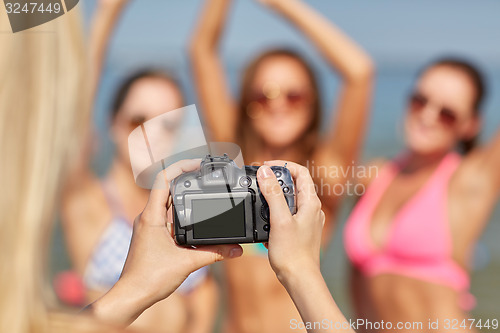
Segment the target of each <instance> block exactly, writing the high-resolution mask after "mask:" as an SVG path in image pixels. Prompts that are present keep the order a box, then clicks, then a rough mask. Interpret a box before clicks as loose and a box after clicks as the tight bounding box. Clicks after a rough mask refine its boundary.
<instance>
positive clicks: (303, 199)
mask: <svg viewBox="0 0 500 333" xmlns="http://www.w3.org/2000/svg"><path fill="white" fill-rule="evenodd" d="M285 163H286V167H287V169H288V170H290V174H291V175H292V177H293V179H294V181H295V189H296V193H295V194H296V198H297V213H299V212H304V213H310V212H311V211H315V210H317V206H318V205H321V202H320V201H319V198H318V195H317V193H316V188H315V185H314V181H313V179H312V177H311V174H310V173H309V170H308V169H307V168H306V167H304V166H302V165H300V164H297V163H294V162H288V161H282V160H275V161H267V162H264V165H275V166H284V165H285ZM304 213H302V214H304Z"/></svg>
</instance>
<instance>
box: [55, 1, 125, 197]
mask: <svg viewBox="0 0 500 333" xmlns="http://www.w3.org/2000/svg"><path fill="white" fill-rule="evenodd" d="M127 3H128V0H100V1H99V2H98V3H97V8H96V12H95V14H94V17H93V19H92V26H91V32H90V38H89V55H88V56H89V64H90V70H91V75H90V80H91V98H92V99H95V98H96V95H97V90H98V87H99V81H100V78H101V72H102V68H103V65H104V62H105V58H106V51H107V49H108V44H109V40H110V38H111V34H112V32H113V28H114V27H115V25H116V22H117V21H118V18H119V17H120V14H121V13H122V11H123V9H124V8H125V5H126V4H127ZM92 102H93V101H92ZM90 105H91V106H92V103H91V104H90ZM93 137H94V127H93V126H89V128H88V129H87V131H86V133H85V138H84V144H83V146H82V149H81V152H80V153H79V156H78V157H77V160H76V161H75V163H74V164H73V165H72V167H71V170H70V176H69V177H68V180H67V182H66V188H65V192H66V195H68V194H70V193H71V191H72V190H73V189H76V190H78V189H79V188H81V186H82V183H86V182H88V181H89V180H90V179H92V178H93V175H92V173H91V172H90V170H89V168H88V164H89V161H90V159H91V156H92V152H93V148H94V147H93V145H94V141H93Z"/></svg>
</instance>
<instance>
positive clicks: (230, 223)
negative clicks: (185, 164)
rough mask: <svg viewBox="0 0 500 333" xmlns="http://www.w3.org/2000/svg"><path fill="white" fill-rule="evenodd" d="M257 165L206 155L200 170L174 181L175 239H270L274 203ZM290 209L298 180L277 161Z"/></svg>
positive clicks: (182, 242) (202, 241)
mask: <svg viewBox="0 0 500 333" xmlns="http://www.w3.org/2000/svg"><path fill="white" fill-rule="evenodd" d="M258 169H259V167H257V166H245V167H244V168H239V167H238V166H237V165H236V164H235V163H234V162H233V161H232V160H231V159H230V158H229V157H228V156H227V155H226V154H224V156H210V155H207V156H206V157H205V158H204V159H203V160H202V162H201V165H200V170H197V171H193V172H188V173H184V174H182V175H180V176H178V177H177V178H175V179H174V180H172V182H171V186H170V188H171V193H172V202H173V208H174V209H173V220H174V234H175V241H176V242H177V244H179V245H188V246H189V245H209V244H231V243H260V242H267V241H268V239H269V229H270V225H269V206H268V205H267V202H266V200H265V199H264V196H263V195H262V194H261V192H260V190H259V184H258V182H257V170H258ZM271 169H272V170H273V172H274V174H275V175H276V178H277V179H278V182H279V184H280V186H281V190H282V192H283V195H284V197H285V199H286V202H287V204H288V207H289V209H290V212H291V213H292V214H294V213H295V212H296V205H295V185H294V183H293V179H292V176H291V174H290V171H289V170H288V169H287V168H286V167H280V166H272V167H271Z"/></svg>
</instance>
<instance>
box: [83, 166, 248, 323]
mask: <svg viewBox="0 0 500 333" xmlns="http://www.w3.org/2000/svg"><path fill="white" fill-rule="evenodd" d="M199 166H200V160H184V161H180V162H177V163H175V164H172V165H171V166H169V167H168V168H167V169H165V170H163V171H162V172H161V173H159V174H158V176H157V178H156V181H155V185H154V188H153V190H151V194H150V196H149V200H148V203H147V205H146V208H145V209H144V211H143V212H142V213H141V214H140V215H139V216H138V217H137V218H136V220H135V222H134V230H133V235H132V241H131V244H130V249H129V253H128V256H127V260H126V262H125V266H124V268H123V271H122V275H121V277H120V280H119V281H118V282H117V283H116V285H115V286H114V287H113V288H112V289H111V290H110V291H109V292H108V293H107V294H106V295H105V296H103V297H102V298H101V299H99V300H98V301H97V302H96V303H94V304H93V306H92V308H93V309H92V311H93V313H94V314H95V315H96V316H97V317H99V318H101V319H104V320H107V321H112V322H113V323H116V324H125V325H128V324H130V323H131V322H133V321H134V320H135V319H136V318H137V317H138V316H139V315H140V314H141V313H142V312H143V311H144V310H145V309H147V308H148V307H150V306H151V305H153V304H154V303H156V302H158V301H161V300H163V299H165V298H167V297H168V296H169V295H170V294H171V293H173V292H174V291H175V289H177V287H179V286H180V285H181V283H182V282H183V281H184V280H185V279H186V278H187V277H188V275H189V274H190V273H192V272H194V271H195V270H197V269H199V268H201V267H203V266H206V265H209V264H212V263H214V262H216V261H220V260H224V259H228V258H235V257H239V256H241V254H242V253H243V250H242V248H241V246H239V245H236V244H231V245H214V246H200V247H198V248H196V249H194V248H186V247H181V246H178V245H177V244H176V243H175V241H174V239H173V237H172V228H173V225H172V208H171V207H170V208H169V209H168V212H167V202H168V201H169V196H170V193H169V189H170V181H171V180H172V179H174V178H175V177H177V176H179V175H180V174H182V173H183V172H189V171H194V170H196V169H198V168H199Z"/></svg>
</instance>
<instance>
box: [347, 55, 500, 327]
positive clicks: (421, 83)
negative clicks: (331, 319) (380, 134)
mask: <svg viewBox="0 0 500 333" xmlns="http://www.w3.org/2000/svg"><path fill="white" fill-rule="evenodd" d="M484 94H485V86H484V82H483V78H482V76H481V75H480V73H479V71H478V70H477V69H476V68H475V67H474V66H472V65H471V64H469V63H467V62H465V61H462V60H459V59H451V58H447V59H442V60H439V61H437V62H434V63H432V64H431V65H429V66H428V67H426V68H425V70H424V71H423V72H422V74H421V75H420V77H419V79H418V80H417V82H416V84H415V88H414V92H413V93H412V94H411V96H410V99H409V103H408V110H407V113H406V117H405V121H404V129H405V138H406V149H405V152H404V153H402V154H400V155H399V157H398V158H396V159H395V160H393V161H390V162H386V163H380V164H378V166H379V167H380V168H378V174H377V175H370V176H371V177H370V180H369V181H367V182H366V184H367V185H368V188H367V190H366V192H365V194H364V195H363V197H362V198H361V199H360V201H359V202H358V204H357V205H356V207H355V208H354V210H353V212H352V213H351V216H350V217H349V219H348V221H347V224H346V227H345V231H344V242H345V249H346V252H347V255H348V258H349V260H350V262H351V264H352V266H353V270H352V272H353V273H352V278H351V291H352V296H353V301H354V306H355V310H356V315H357V317H358V318H362V319H367V320H371V321H381V320H384V321H385V322H388V321H390V322H392V323H393V324H394V325H396V324H397V322H421V323H422V325H423V327H422V328H415V327H412V328H410V329H407V330H406V331H408V332H410V331H420V332H424V331H427V330H428V329H429V327H428V323H429V319H430V320H431V321H432V320H439V321H440V323H441V324H440V327H439V329H440V330H441V329H444V328H445V327H444V325H445V324H446V323H448V321H449V323H450V326H451V324H452V321H453V320H457V321H458V323H462V321H463V320H464V319H465V320H466V321H467V319H468V318H471V316H470V315H469V314H467V313H466V311H467V310H470V309H471V308H472V307H473V306H474V298H473V297H472V295H471V294H469V280H470V278H469V272H468V270H469V264H470V258H471V252H472V251H471V250H472V249H473V248H474V245H475V243H476V242H477V240H478V238H479V236H480V235H481V233H482V231H483V230H484V227H485V226H486V224H487V223H488V218H489V215H490V213H491V212H492V210H493V208H494V206H495V204H496V202H497V198H498V193H499V190H500V173H499V172H498V170H499V169H500V133H499V134H498V135H497V136H496V138H495V139H494V140H492V141H491V142H490V143H488V144H487V145H486V146H484V147H481V148H476V147H475V145H474V144H475V141H476V138H477V136H478V133H479V129H480V119H479V118H480V114H479V110H480V107H481V103H482V100H483V96H484ZM460 144H461V146H462V147H461V148H462V150H463V152H464V154H463V156H460V155H459V154H457V153H455V152H454V151H455V149H456V148H457V147H458V146H459V145H460ZM368 183H369V184H368ZM399 331H400V332H401V331H404V330H399ZM437 331H439V330H437ZM437 331H436V330H433V332H437ZM466 331H474V327H472V328H470V327H469V328H467V329H466Z"/></svg>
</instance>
